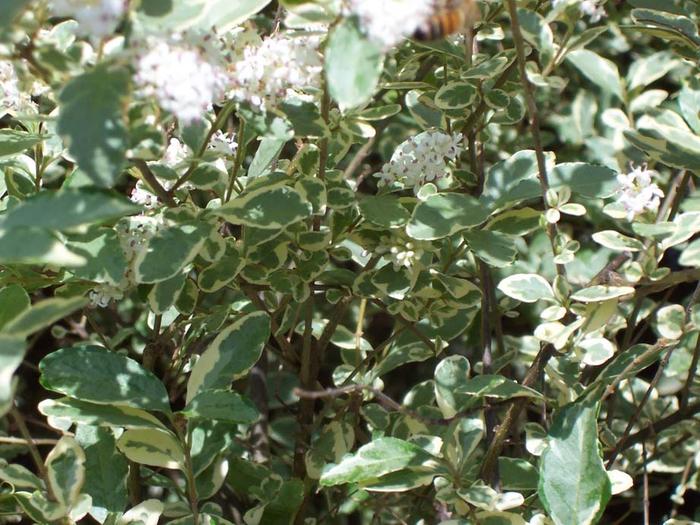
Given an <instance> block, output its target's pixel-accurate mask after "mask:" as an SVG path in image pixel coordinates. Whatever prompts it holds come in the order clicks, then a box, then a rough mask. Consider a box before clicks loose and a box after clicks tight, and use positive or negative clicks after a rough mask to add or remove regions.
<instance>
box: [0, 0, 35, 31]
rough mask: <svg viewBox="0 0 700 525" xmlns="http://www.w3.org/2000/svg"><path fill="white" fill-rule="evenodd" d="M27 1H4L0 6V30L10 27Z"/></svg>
mask: <svg viewBox="0 0 700 525" xmlns="http://www.w3.org/2000/svg"><path fill="white" fill-rule="evenodd" d="M28 3H29V0H4V1H3V3H2V5H0V29H5V28H6V27H8V26H11V25H12V23H13V22H14V20H15V18H16V17H17V16H18V15H19V14H20V13H21V12H22V9H24V8H25V6H26V5H27V4H28Z"/></svg>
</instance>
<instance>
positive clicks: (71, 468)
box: [46, 436, 85, 509]
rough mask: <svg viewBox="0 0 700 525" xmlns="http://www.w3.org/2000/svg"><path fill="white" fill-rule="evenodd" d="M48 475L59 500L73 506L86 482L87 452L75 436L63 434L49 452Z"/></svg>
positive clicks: (47, 461)
mask: <svg viewBox="0 0 700 525" xmlns="http://www.w3.org/2000/svg"><path fill="white" fill-rule="evenodd" d="M46 477H47V481H48V483H49V485H50V486H51V488H52V490H53V494H54V495H55V496H56V499H57V500H58V502H59V503H61V504H62V505H63V506H64V507H66V508H67V509H69V508H71V507H72V506H73V504H74V503H75V502H76V500H77V499H78V495H79V494H80V490H81V489H82V488H83V483H84V482H85V452H84V451H83V449H82V448H81V447H80V445H79V444H78V442H77V441H76V440H75V438H72V437H70V436H63V437H62V438H61V439H59V440H58V443H56V445H55V446H54V448H53V450H51V452H49V455H48V456H47V457H46Z"/></svg>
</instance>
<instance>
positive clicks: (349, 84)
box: [324, 18, 384, 110]
mask: <svg viewBox="0 0 700 525" xmlns="http://www.w3.org/2000/svg"><path fill="white" fill-rule="evenodd" d="M383 63H384V55H383V54H382V52H381V49H379V47H377V45H376V44H374V43H372V42H371V41H370V40H369V39H368V38H367V37H366V36H365V35H364V34H363V33H362V31H361V30H360V27H359V25H358V21H357V20H356V19H355V18H346V19H344V20H343V21H342V22H340V24H338V25H337V26H336V27H335V28H333V30H332V31H331V33H330V35H329V37H328V44H327V47H326V52H325V66H324V69H325V72H326V81H327V83H328V91H329V93H330V95H331V97H332V98H333V100H335V101H336V102H337V103H338V105H339V106H340V108H341V110H347V109H351V108H355V107H357V106H361V105H362V104H364V103H365V102H367V101H368V100H369V99H370V98H371V97H372V95H373V94H374V90H375V89H376V87H377V84H378V82H379V77H380V75H381V73H382V65H383Z"/></svg>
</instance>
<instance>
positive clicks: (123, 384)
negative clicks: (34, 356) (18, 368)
mask: <svg viewBox="0 0 700 525" xmlns="http://www.w3.org/2000/svg"><path fill="white" fill-rule="evenodd" d="M39 370H40V371H41V378H40V379H39V380H40V382H41V384H42V386H43V387H44V388H46V389H47V390H51V391H53V392H60V393H61V394H64V395H67V396H70V397H74V398H77V399H80V400H82V401H90V402H93V403H98V404H112V403H114V404H120V405H126V406H130V407H133V408H140V409H143V410H157V411H160V412H170V403H169V401H168V393H167V391H166V390H165V386H164V385H163V383H161V382H160V380H159V379H158V378H157V377H156V376H155V375H154V374H153V373H152V372H150V371H148V370H146V369H145V368H143V367H142V366H141V365H140V364H139V363H137V362H136V361H134V360H133V359H130V358H129V357H126V356H125V355H122V354H117V353H116V352H111V351H109V350H107V349H106V348H103V347H101V346H94V345H86V344H83V345H76V346H71V347H67V348H61V349H60V350H57V351H56V352H52V353H51V354H49V355H47V356H46V357H44V358H43V359H42V360H41V362H40V363H39Z"/></svg>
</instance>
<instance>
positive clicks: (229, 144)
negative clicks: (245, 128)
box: [208, 129, 238, 157]
mask: <svg viewBox="0 0 700 525" xmlns="http://www.w3.org/2000/svg"><path fill="white" fill-rule="evenodd" d="M234 139H235V137H234V135H233V133H231V134H226V133H224V132H223V131H221V130H220V129H219V130H216V133H214V135H213V136H212V138H211V140H210V141H209V146H208V149H210V150H212V151H216V152H217V153H221V154H223V155H226V156H228V157H231V156H233V155H235V154H236V148H237V147H238V144H236V141H235V140H234Z"/></svg>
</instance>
